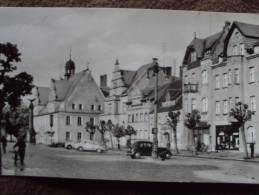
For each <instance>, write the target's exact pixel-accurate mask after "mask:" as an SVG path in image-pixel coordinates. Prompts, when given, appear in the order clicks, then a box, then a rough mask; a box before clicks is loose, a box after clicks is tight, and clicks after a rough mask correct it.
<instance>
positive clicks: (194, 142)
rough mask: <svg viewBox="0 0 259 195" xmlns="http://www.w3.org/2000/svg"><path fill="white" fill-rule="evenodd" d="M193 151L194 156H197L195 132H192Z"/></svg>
mask: <svg viewBox="0 0 259 195" xmlns="http://www.w3.org/2000/svg"><path fill="white" fill-rule="evenodd" d="M192 147H193V148H192V151H193V155H197V151H196V140H195V132H194V130H192Z"/></svg>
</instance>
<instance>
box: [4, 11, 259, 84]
mask: <svg viewBox="0 0 259 195" xmlns="http://www.w3.org/2000/svg"><path fill="white" fill-rule="evenodd" d="M226 20H229V21H231V22H232V21H233V20H237V21H242V22H247V23H252V24H258V25H259V15H255V14H250V15H248V14H223V13H211V12H210V13H209V12H190V11H189V12H186V11H165V10H140V9H138V10H136V9H100V8H99V9H93V8H88V9H86V8H0V42H2V43H5V42H11V43H15V44H17V45H18V48H19V49H20V51H21V53H22V62H21V63H20V64H19V65H18V71H26V72H28V73H30V74H32V75H33V76H34V83H35V84H36V85H40V86H49V83H50V79H51V78H56V79H58V78H60V77H61V76H63V75H64V66H65V62H66V61H67V60H68V59H69V50H70V48H71V49H72V59H73V60H74V62H75V64H76V72H78V71H80V70H83V69H85V68H86V66H87V64H89V67H90V69H91V70H92V72H93V75H94V76H95V79H96V81H97V82H98V83H99V75H101V74H108V80H109V81H110V79H111V72H112V70H113V65H114V62H115V60H116V58H118V59H119V61H120V64H121V68H124V69H130V70H135V69H137V68H138V67H140V66H141V65H143V64H146V63H149V62H151V60H152V58H153V57H157V58H159V62H160V64H161V65H171V66H173V65H174V64H177V71H176V72H177V73H178V67H179V65H180V64H181V62H182V58H183V55H184V52H185V48H186V46H187V45H188V44H189V43H190V41H191V40H192V38H193V36H194V32H196V34H197V37H199V38H203V37H206V36H209V35H210V34H214V33H216V32H219V31H220V30H221V29H222V27H223V25H224V23H225V21H226Z"/></svg>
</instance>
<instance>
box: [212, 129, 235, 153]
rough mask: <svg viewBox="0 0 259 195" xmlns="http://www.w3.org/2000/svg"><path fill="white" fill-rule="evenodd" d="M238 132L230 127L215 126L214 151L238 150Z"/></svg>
mask: <svg viewBox="0 0 259 195" xmlns="http://www.w3.org/2000/svg"><path fill="white" fill-rule="evenodd" d="M238 149H239V131H238V129H237V128H234V127H232V126H231V125H219V126H216V150H238Z"/></svg>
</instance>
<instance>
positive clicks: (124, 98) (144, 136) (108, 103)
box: [101, 60, 182, 145]
mask: <svg viewBox="0 0 259 195" xmlns="http://www.w3.org/2000/svg"><path fill="white" fill-rule="evenodd" d="M151 66H152V63H148V64H146V65H143V66H140V68H139V69H137V70H136V71H132V70H124V69H121V68H120V63H119V61H118V60H116V62H115V64H114V71H113V77H112V82H111V83H112V85H111V87H110V91H109V96H108V97H106V98H105V107H104V114H103V115H102V116H101V118H102V120H105V121H107V120H111V121H112V122H113V123H114V124H120V125H124V126H125V127H126V126H127V125H131V126H132V127H134V129H135V130H136V131H137V135H135V136H133V139H135V140H150V141H152V137H153V134H152V120H151V117H152V112H153V101H154V84H155V80H154V78H151V79H150V80H148V79H147V70H148V68H150V67H151ZM164 69H165V70H167V71H169V73H170V75H171V67H164ZM181 86H182V84H181V79H180V78H178V77H174V76H169V78H167V75H166V74H165V73H164V72H163V71H161V72H160V73H159V81H158V89H159V90H158V94H159V102H160V105H159V109H160V110H159V112H160V113H161V115H163V114H165V113H167V112H168V111H169V110H173V109H174V108H175V109H179V110H180V109H181V106H182V104H181V95H182V93H181ZM166 97H168V98H166ZM162 102H163V103H164V104H162ZM172 102H174V104H173V103H172ZM170 103H171V104H170ZM160 113H159V114H160ZM163 125H164V126H165V125H166V124H163ZM158 129H159V135H162V136H160V137H159V144H160V145H163V144H164V143H162V141H165V139H163V136H164V137H165V135H163V133H165V132H166V131H165V127H163V128H162V126H161V125H160V126H159V128H158ZM161 129H164V130H162V131H163V132H162V131H160V130H161ZM167 130H168V126H167ZM179 131H180V130H179ZM123 143H124V144H125V140H122V144H123Z"/></svg>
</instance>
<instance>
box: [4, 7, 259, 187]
mask: <svg viewBox="0 0 259 195" xmlns="http://www.w3.org/2000/svg"><path fill="white" fill-rule="evenodd" d="M37 9H38V10H35V9H34V10H33V9H30V8H24V9H21V11H20V12H16V9H15V8H1V13H0V16H1V17H0V24H2V26H3V29H4V30H3V31H2V32H0V36H1V37H3V40H1V41H0V68H1V69H0V73H1V74H0V109H1V110H0V122H1V123H0V125H1V131H0V138H1V147H0V151H1V152H0V157H1V158H0V162H1V163H0V170H1V171H0V173H1V174H2V175H12V176H36V177H58V178H79V179H101V180H123V181H128V180H129V181H157V182H208V183H215V182H221V183H258V182H259V177H258V175H259V144H258V142H259V136H258V135H259V132H258V131H259V130H258V127H259V115H258V109H259V106H258V105H257V104H258V103H257V102H259V99H258V98H259V94H258V89H259V77H258V75H259V68H258V64H259V23H258V15H253V14H240V15H237V14H223V13H217V14H216V13H203V12H193V13H190V12H180V11H161V10H156V11H150V10H149V11H148V10H146V11H143V12H140V11H139V10H123V9H122V10H116V11H115V10H114V9H60V10H58V9H43V8H42V9H40V8H37ZM11 13H13V15H10V14H11ZM100 17H101V18H102V20H100ZM7 18H11V22H12V24H10V23H7V22H6V21H5V20H7ZM198 20H200V21H201V22H200V23H199V22H198ZM183 21H186V24H183V23H184V22H183ZM16 32H17V33H16Z"/></svg>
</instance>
